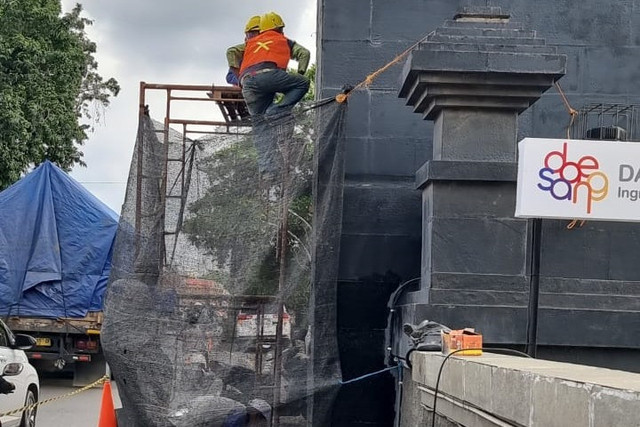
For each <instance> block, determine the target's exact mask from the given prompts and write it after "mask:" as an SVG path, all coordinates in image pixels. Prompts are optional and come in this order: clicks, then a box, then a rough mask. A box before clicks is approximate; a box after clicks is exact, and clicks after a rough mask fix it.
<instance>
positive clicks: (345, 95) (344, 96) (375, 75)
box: [336, 31, 435, 104]
mask: <svg viewBox="0 0 640 427" xmlns="http://www.w3.org/2000/svg"><path fill="white" fill-rule="evenodd" d="M433 33H435V31H431V32H430V33H429V34H427V35H426V36H424V37H422V38H421V39H420V40H418V41H417V42H415V43H414V44H412V45H411V46H409V47H408V48H406V49H405V50H403V51H402V52H401V53H400V54H398V55H397V56H396V57H395V58H393V59H392V60H391V61H389V62H387V63H386V64H385V65H383V66H382V67H380V68H378V69H377V70H375V71H374V72H373V73H371V74H368V75H367V77H365V79H364V80H362V81H361V82H360V83H358V84H356V85H355V86H354V87H353V89H352V90H351V91H349V92H348V93H339V94H338V95H336V102H338V103H340V104H341V103H343V102H345V101H346V100H347V98H349V95H351V93H353V92H355V91H356V90H359V89H364V88H367V87H369V86H371V84H372V83H373V82H374V80H375V79H377V78H378V77H379V76H380V74H382V73H384V72H385V71H387V70H388V69H389V68H391V67H393V66H394V65H395V64H397V63H398V62H400V61H402V60H403V59H404V58H405V57H406V56H407V55H409V53H411V51H412V50H413V49H415V48H416V47H418V45H419V44H420V43H422V42H423V41H425V40H426V39H427V38H428V37H429V36H430V35H432V34H433Z"/></svg>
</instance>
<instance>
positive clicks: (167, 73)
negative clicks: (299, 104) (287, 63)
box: [62, 0, 316, 212]
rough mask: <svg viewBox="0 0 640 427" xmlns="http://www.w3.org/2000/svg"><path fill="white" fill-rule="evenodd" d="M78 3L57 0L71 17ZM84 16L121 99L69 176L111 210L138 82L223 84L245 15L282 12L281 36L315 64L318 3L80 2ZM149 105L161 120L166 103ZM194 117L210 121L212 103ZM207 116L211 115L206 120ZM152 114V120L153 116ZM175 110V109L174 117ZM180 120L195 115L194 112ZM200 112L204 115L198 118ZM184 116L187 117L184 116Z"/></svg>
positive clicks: (119, 196) (131, 131) (117, 203)
mask: <svg viewBox="0 0 640 427" xmlns="http://www.w3.org/2000/svg"><path fill="white" fill-rule="evenodd" d="M75 3H78V1H77V0H75V1H74V0H62V6H63V10H64V11H69V10H70V9H71V8H73V6H74V5H75ZM80 3H81V4H82V5H83V7H84V10H85V16H86V17H88V18H91V19H93V20H94V24H93V26H92V27H91V28H89V30H88V33H89V36H90V38H91V39H92V40H93V41H95V42H96V43H97V45H98V53H97V55H96V57H97V60H98V63H99V71H100V73H101V74H102V76H103V77H105V78H109V77H115V78H116V79H117V80H118V82H119V83H120V85H121V87H122V91H121V92H120V95H119V96H118V97H117V98H115V99H114V100H113V101H112V104H111V106H110V107H109V109H108V110H107V111H106V112H105V117H104V120H103V123H101V124H100V125H98V126H97V127H96V130H95V132H94V133H93V134H91V136H90V138H89V140H88V141H87V143H86V145H85V146H84V147H83V152H84V153H85V157H84V160H85V162H86V163H87V167H86V168H83V167H80V166H77V167H76V168H75V169H74V170H73V172H72V174H71V175H72V176H73V177H74V178H75V179H76V180H78V181H80V182H81V183H82V184H83V185H84V186H85V187H86V188H87V189H88V190H89V191H91V192H92V193H93V194H95V195H96V196H97V197H99V198H100V199H101V200H102V201H104V202H105V203H106V204H107V205H109V206H110V207H111V208H112V209H114V210H115V211H116V212H120V207H121V205H122V202H123V200H124V189H125V182H126V178H127V174H128V172H129V163H130V161H131V154H132V151H133V145H134V142H135V136H136V129H137V119H138V118H137V111H138V88H139V83H140V81H145V82H147V83H178V84H207V85H208V84H212V83H214V84H218V85H221V84H226V83H225V81H224V77H225V74H226V72H227V65H226V58H225V51H226V49H227V47H228V46H231V45H234V44H237V43H241V42H242V41H243V29H244V25H245V23H246V21H247V19H248V18H249V17H251V16H252V15H256V14H263V13H265V12H268V11H271V10H273V11H276V12H278V13H280V14H281V15H282V17H283V19H284V21H285V23H286V27H285V34H286V35H287V36H288V37H289V38H291V39H293V40H296V41H297V42H299V43H300V44H302V45H303V46H305V47H307V48H308V49H309V50H311V51H312V62H315V59H314V58H315V44H316V0H235V1H234V0H227V1H223V0H207V1H205V0H181V1H172V0H135V1H131V0H108V1H99V0H86V1H81V2H80ZM157 95H158V96H151V98H150V99H148V100H147V103H148V104H149V105H150V109H151V116H152V118H154V119H156V120H162V119H163V118H164V114H163V113H164V97H162V96H160V94H159V93H158V94H157ZM203 105H206V107H203V109H202V111H199V112H198V113H199V114H200V116H199V117H196V118H198V119H209V120H215V119H218V117H214V116H213V114H214V113H213V111H214V110H213V108H211V106H210V105H211V104H208V103H206V104H203ZM209 111H211V113H210V114H211V116H210V117H206V115H208V114H209ZM154 113H155V114H154ZM179 113H180V111H178V114H179ZM185 114H193V111H189V112H186V111H185ZM202 114H204V115H205V117H202ZM185 118H186V117H185Z"/></svg>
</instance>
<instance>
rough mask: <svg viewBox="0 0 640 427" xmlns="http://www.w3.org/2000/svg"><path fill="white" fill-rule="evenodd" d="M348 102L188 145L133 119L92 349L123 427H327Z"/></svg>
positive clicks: (335, 379)
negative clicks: (100, 354) (109, 377)
mask: <svg viewBox="0 0 640 427" xmlns="http://www.w3.org/2000/svg"><path fill="white" fill-rule="evenodd" d="M345 106H346V104H337V103H335V102H331V103H327V102H324V103H316V104H313V105H307V106H298V107H297V109H296V110H295V112H294V114H287V115H284V116H281V117H270V118H268V119H267V120H257V121H254V123H252V132H251V133H242V132H238V133H236V134H231V133H227V134H214V135H208V136H206V137H203V138H200V139H190V138H187V136H186V135H183V134H181V133H179V132H177V131H174V130H172V129H171V130H168V131H167V128H166V127H165V126H164V125H163V124H160V123H158V122H154V121H153V120H152V119H151V118H150V117H148V116H147V115H141V116H140V124H139V131H138V137H137V141H136V148H135V151H134V156H133V160H132V163H131V171H130V174H129V181H128V187H127V195H126V200H125V203H124V206H123V209H122V216H121V222H120V225H119V230H118V235H117V238H116V246H115V250H114V256H113V267H112V273H111V278H110V283H109V287H108V290H107V297H106V302H105V324H104V326H103V343H104V350H105V355H106V357H107V360H108V362H109V364H110V366H111V369H112V371H113V373H114V376H115V379H116V381H117V382H118V386H119V391H120V396H121V399H122V402H123V407H124V415H125V417H126V418H127V420H128V421H127V422H128V424H127V425H131V426H189V427H197V426H244V425H255V426H259V425H274V426H275V425H306V424H314V425H326V424H328V421H327V419H326V417H327V416H329V413H328V412H329V410H330V409H329V408H330V407H331V400H332V398H333V396H334V395H335V392H336V389H337V387H338V386H339V380H340V367H339V361H338V349H337V339H336V332H335V327H336V326H335V320H336V319H335V315H336V310H335V305H336V304H335V291H336V278H337V256H338V248H339V236H340V224H341V213H342V181H343V163H344V161H343V138H344V137H343V123H344V112H345Z"/></svg>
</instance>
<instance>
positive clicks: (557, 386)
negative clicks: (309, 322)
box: [403, 352, 640, 427]
mask: <svg viewBox="0 0 640 427" xmlns="http://www.w3.org/2000/svg"><path fill="white" fill-rule="evenodd" d="M411 360H412V365H413V371H412V381H411V382H409V383H408V384H410V386H412V387H417V388H418V390H419V394H420V402H421V404H422V405H423V406H424V407H425V409H426V410H430V409H432V408H433V395H434V388H435V384H436V379H437V374H438V370H439V369H440V365H441V364H442V361H443V360H444V356H443V355H442V354H440V353H437V352H414V353H413V354H412V355H411ZM412 392H413V393H414V395H415V391H412ZM438 395H439V398H438V403H437V405H438V406H437V412H438V413H439V414H441V415H443V416H444V417H446V418H448V419H450V420H452V421H454V422H457V423H460V424H462V425H482V426H485V425H486V426H498V425H499V426H508V425H517V426H540V427H543V426H544V427H553V426H563V427H566V426H585V427H586V426H588V427H600V426H602V427H604V426H617V427H622V426H638V422H639V419H640V418H638V414H640V374H634V373H629V372H624V371H616V370H612V369H604V368H595V367H590V366H582V365H574V364H570V363H559V362H550V361H546V360H537V359H527V358H521V357H515V356H505V355H499V354H493V353H485V354H484V355H483V356H480V357H456V356H453V357H451V358H450V359H449V360H448V361H447V364H446V365H445V367H444V368H443V371H442V376H441V378H440V387H439V392H438ZM403 425H406V426H409V425H414V424H412V420H410V419H404V422H403Z"/></svg>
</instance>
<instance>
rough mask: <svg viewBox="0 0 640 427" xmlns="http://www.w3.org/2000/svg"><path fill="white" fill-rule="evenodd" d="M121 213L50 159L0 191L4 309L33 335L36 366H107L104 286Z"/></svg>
mask: <svg viewBox="0 0 640 427" xmlns="http://www.w3.org/2000/svg"><path fill="white" fill-rule="evenodd" d="M117 227H118V215H117V214H116V213H115V212H113V211H112V210H111V209H109V208H108V207H107V206H106V205H105V204H104V203H102V202H101V201H100V200H98V199H97V198H96V197H95V196H93V195H92V194H91V193H89V192H88V191H87V190H86V189H85V188H84V187H82V186H81V185H80V184H79V183H78V182H76V181H75V180H73V179H72V178H71V177H70V176H68V175H67V174H66V173H65V172H64V171H62V170H61V169H59V168H58V167H57V166H55V165H54V164H53V163H50V162H48V161H47V162H45V163H43V164H41V165H40V166H38V167H37V168H36V169H35V170H33V171H32V172H31V173H29V174H28V175H26V176H25V177H24V178H22V179H21V180H20V181H18V182H16V183H15V184H13V185H12V186H11V187H9V188H7V189H6V190H4V191H2V192H0V316H2V317H3V319H5V320H6V323H7V324H8V325H9V327H10V328H11V329H12V330H13V331H14V332H16V333H26V334H29V335H31V336H33V337H34V338H35V339H36V341H37V345H36V346H35V347H33V348H32V349H31V350H29V351H27V355H28V356H29V359H30V360H31V362H32V363H33V364H34V365H35V366H36V368H39V369H42V370H49V369H63V368H65V367H66V368H67V369H69V368H73V369H74V374H75V375H74V384H76V385H82V384H87V383H88V382H91V381H94V380H96V379H98V378H99V377H100V376H101V375H103V374H104V370H105V362H104V357H103V356H102V349H101V345H100V328H101V326H102V307H103V298H104V292H105V289H106V286H107V281H108V278H109V272H110V266H111V253H112V247H113V242H114V238H115V234H116V230H117Z"/></svg>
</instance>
